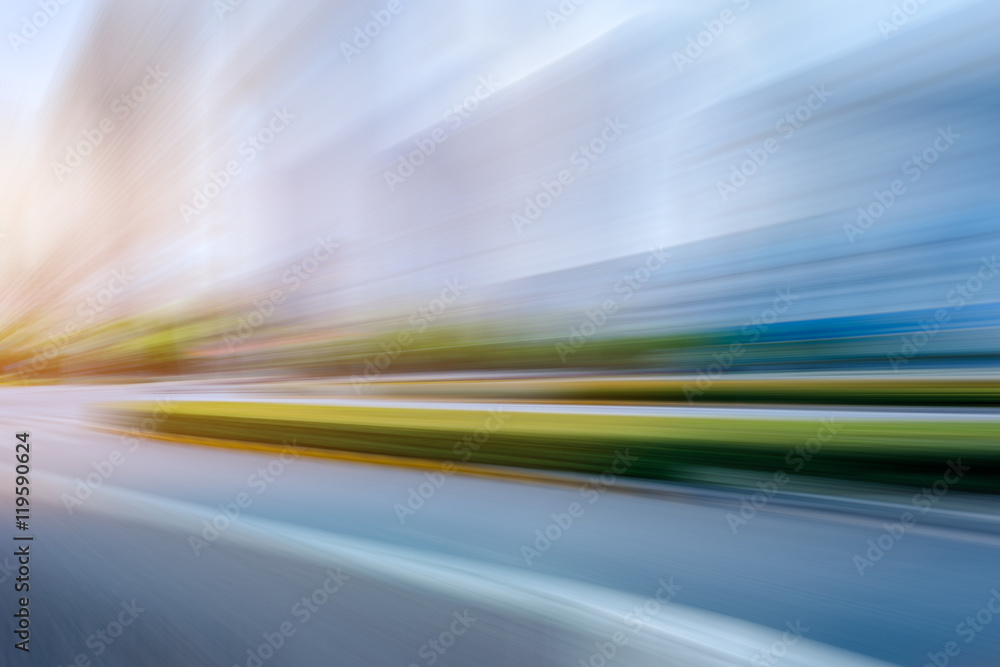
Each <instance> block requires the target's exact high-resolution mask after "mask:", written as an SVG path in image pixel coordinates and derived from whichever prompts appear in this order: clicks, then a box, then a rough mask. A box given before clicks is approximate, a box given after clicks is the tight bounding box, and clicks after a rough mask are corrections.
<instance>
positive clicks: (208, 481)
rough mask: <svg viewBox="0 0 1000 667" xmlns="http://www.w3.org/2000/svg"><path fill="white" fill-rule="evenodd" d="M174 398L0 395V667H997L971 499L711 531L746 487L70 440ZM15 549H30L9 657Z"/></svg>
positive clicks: (728, 523)
mask: <svg viewBox="0 0 1000 667" xmlns="http://www.w3.org/2000/svg"><path fill="white" fill-rule="evenodd" d="M184 391H185V388H184V387H183V386H182V385H136V386H133V387H106V386H105V387H83V386H74V387H52V388H47V387H35V388H18V389H14V388H6V389H3V390H0V429H3V430H2V431H0V432H2V433H4V438H3V447H2V450H3V454H2V457H3V458H2V460H0V474H2V475H4V476H6V477H7V479H9V480H13V476H14V474H15V473H14V467H13V466H14V463H15V461H14V443H15V442H16V441H15V439H14V433H16V432H20V431H25V430H26V431H29V432H30V433H31V442H32V449H31V456H32V459H31V465H32V473H31V502H32V504H31V508H32V514H31V520H30V530H29V531H26V532H21V531H16V530H15V529H14V527H13V516H14V494H13V484H12V483H9V482H7V481H5V482H4V483H3V484H2V485H0V489H2V490H3V500H2V503H3V505H2V506H3V507H4V508H7V511H8V512H9V515H8V516H9V517H10V519H9V521H8V523H7V526H8V528H7V530H5V531H3V535H2V539H3V540H4V542H5V544H6V545H8V546H6V547H4V548H3V550H2V551H0V554H3V555H2V556H0V599H2V600H3V609H4V610H5V613H4V619H5V620H4V623H5V627H6V631H5V633H4V641H5V645H4V646H3V648H2V649H0V664H3V665H45V666H52V667H55V666H57V665H59V666H68V665H74V664H75V665H81V666H83V667H86V665H87V664H93V665H122V666H128V667H141V666H144V665H150V666H171V667H172V666H175V665H194V666H200V665H219V666H226V667H228V666H230V665H243V666H246V667H254V666H257V667H262V666H264V665H266V666H268V667H271V666H277V665H288V666H296V667H297V666H309V667H311V666H313V665H332V666H337V665H351V666H353V665H358V666H365V667H371V666H382V665H387V666H388V665H400V666H401V667H409V666H411V665H417V666H423V665H446V666H447V665H483V666H494V665H495V666H501V665H503V666H506V665H511V666H513V665H518V666H524V665H557V666H563V665H565V666H567V667H569V666H576V665H581V664H583V665H592V666H593V667H601V666H602V665H605V664H607V665H637V666H646V665H649V666H653V665H657V666H658V665H694V666H701V665H712V666H715V665H719V666H722V665H755V664H756V665H778V664H780V665H787V666H789V667H793V666H797V665H802V666H805V665H810V666H811V665H816V666H819V665H862V666H863V665H877V664H885V663H888V664H897V665H914V666H917V665H924V664H933V663H931V657H930V656H929V655H928V654H931V656H934V658H935V659H937V660H938V661H939V663H940V661H941V660H947V662H948V664H952V665H961V666H964V667H987V666H990V667H995V665H997V664H1000V663H998V660H1000V614H995V613H994V612H993V611H992V610H991V608H990V606H991V605H992V608H993V609H996V610H997V611H998V612H1000V593H998V592H997V591H1000V567H998V565H1000V523H998V521H997V519H996V515H997V513H996V512H992V511H991V510H993V509H995V505H994V504H993V503H992V501H989V500H987V501H985V502H984V501H983V500H982V499H979V500H977V501H976V503H975V505H974V506H975V507H977V508H979V510H978V511H975V512H970V511H962V512H959V511H953V510H941V509H938V508H935V509H932V510H929V511H927V512H921V511H920V510H919V509H917V508H915V507H914V506H913V505H911V504H909V503H907V502H901V503H899V504H893V503H887V502H879V503H875V502H860V501H857V502H856V501H852V500H843V499H841V500H837V499H833V498H827V497H819V496H816V497H806V496H798V495H785V496H780V495H779V496H775V497H773V498H769V499H768V502H767V503H766V504H765V505H764V506H763V507H761V508H760V509H757V510H756V511H755V512H754V513H750V512H748V511H747V510H745V509H744V514H743V517H744V522H739V523H738V524H736V525H735V528H736V529H735V530H734V528H733V527H734V523H733V520H732V516H734V515H735V516H738V515H739V513H740V507H741V502H742V501H743V499H744V498H748V497H749V496H750V492H749V491H747V492H743V493H741V492H739V491H718V490H712V489H708V488H698V487H687V486H682V485H661V486H656V485H642V484H632V483H630V482H627V481H625V480H621V479H614V480H612V481H611V483H610V484H606V485H604V486H598V485H595V484H593V483H590V482H588V479H587V478H580V479H578V480H575V479H573V478H568V479H567V483H563V484H552V485H548V484H538V483H524V482H514V481H509V480H494V479H489V478H484V477H480V476H476V477H472V476H462V475H444V474H442V475H440V476H435V474H434V473H431V474H430V477H428V471H425V470H418V469H413V468H397V467H389V466H373V465H364V464H358V463H348V462H342V461H331V460H325V459H319V458H312V457H308V456H297V455H294V454H288V453H286V454H283V455H279V454H278V453H275V452H247V451H238V450H229V449H218V448H206V447H198V446H189V445H183V444H175V443H168V442H163V441H158V440H152V439H145V440H142V441H140V442H139V444H138V445H136V446H132V445H130V444H126V442H125V441H124V440H123V439H122V438H121V437H120V436H119V435H116V434H114V433H110V432H106V431H99V430H95V429H94V428H91V426H92V425H94V424H95V419H94V417H93V416H92V414H91V411H90V407H91V406H92V404H93V403H95V402H100V401H105V400H109V399H120V398H150V397H157V396H167V395H169V396H171V397H172V398H173V399H174V400H179V399H181V398H184V397H185V396H184V393H183V392H184ZM197 391H198V392H200V393H201V394H202V395H211V396H213V397H221V396H224V397H226V398H227V399H232V400H240V399H241V394H240V393H239V390H238V389H236V388H226V387H220V388H217V389H213V390H211V391H206V390H205V389H204V388H200V389H198V390H197ZM252 398H253V399H254V400H258V399H259V398H260V396H259V395H255V396H253V397H252ZM578 409H580V410H588V409H589V406H580V407H579V408H578ZM88 476H89V481H90V484H89V485H88V484H87V481H88ZM605 481H608V480H607V479H606V480H605ZM421 485H423V486H421ZM421 493H422V494H423V495H421ZM951 493H952V497H953V499H954V498H960V494H961V491H960V488H958V486H957V485H956V489H955V490H953V491H952V492H951ZM906 498H908V496H906ZM236 510H238V511H239V515H238V516H236V513H235V512H236ZM907 511H909V512H911V513H913V514H914V516H915V519H916V523H915V525H912V526H910V527H908V528H907V529H906V530H905V532H903V533H901V534H900V533H899V532H898V531H893V530H892V529H891V525H892V524H894V523H896V522H898V521H900V517H901V516H902V514H903V513H904V512H907ZM747 516H749V518H746V517H747ZM886 524H890V529H887V528H885V525H886ZM536 531H538V532H536ZM15 534H17V535H21V536H23V535H26V534H27V535H31V536H32V537H34V540H33V541H32V542H31V543H30V545H31V546H30V553H31V561H30V568H31V569H30V586H31V589H30V604H29V608H30V613H31V617H30V618H31V626H30V627H31V644H30V646H31V652H30V654H24V653H23V652H21V651H17V650H15V649H14V648H13V644H14V642H15V641H16V639H15V636H14V634H13V630H14V622H15V621H16V619H14V616H13V613H14V611H16V610H17V607H18V605H17V598H18V597H19V596H20V595H22V594H23V593H15V592H14V588H13V586H14V581H15V577H16V576H17V572H16V567H17V564H16V559H15V558H14V556H13V553H14V549H15V546H11V545H18V544H23V542H18V543H15V542H14V541H12V539H11V538H12V536H14V535H15ZM869 540H872V541H873V542H872V544H874V545H875V546H878V545H879V543H880V540H881V544H882V545H883V546H887V548H885V549H881V555H879V553H880V551H879V550H876V551H874V552H871V549H872V545H870V544H869ZM869 552H871V553H869ZM874 556H878V558H877V559H876V558H874ZM859 557H860V558H861V559H863V560H862V561H859V560H858V558H859ZM859 562H860V565H859ZM865 562H868V563H870V564H868V565H866V564H865ZM862 572H863V574H862ZM7 610H10V611H9V612H8V611H7ZM994 616H997V617H998V618H996V619H994ZM969 617H971V621H970V620H967V619H969ZM950 642H953V643H952V644H950ZM949 650H950V651H951V653H952V655H948V653H947V652H948V651H949ZM940 664H943V663H940Z"/></svg>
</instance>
